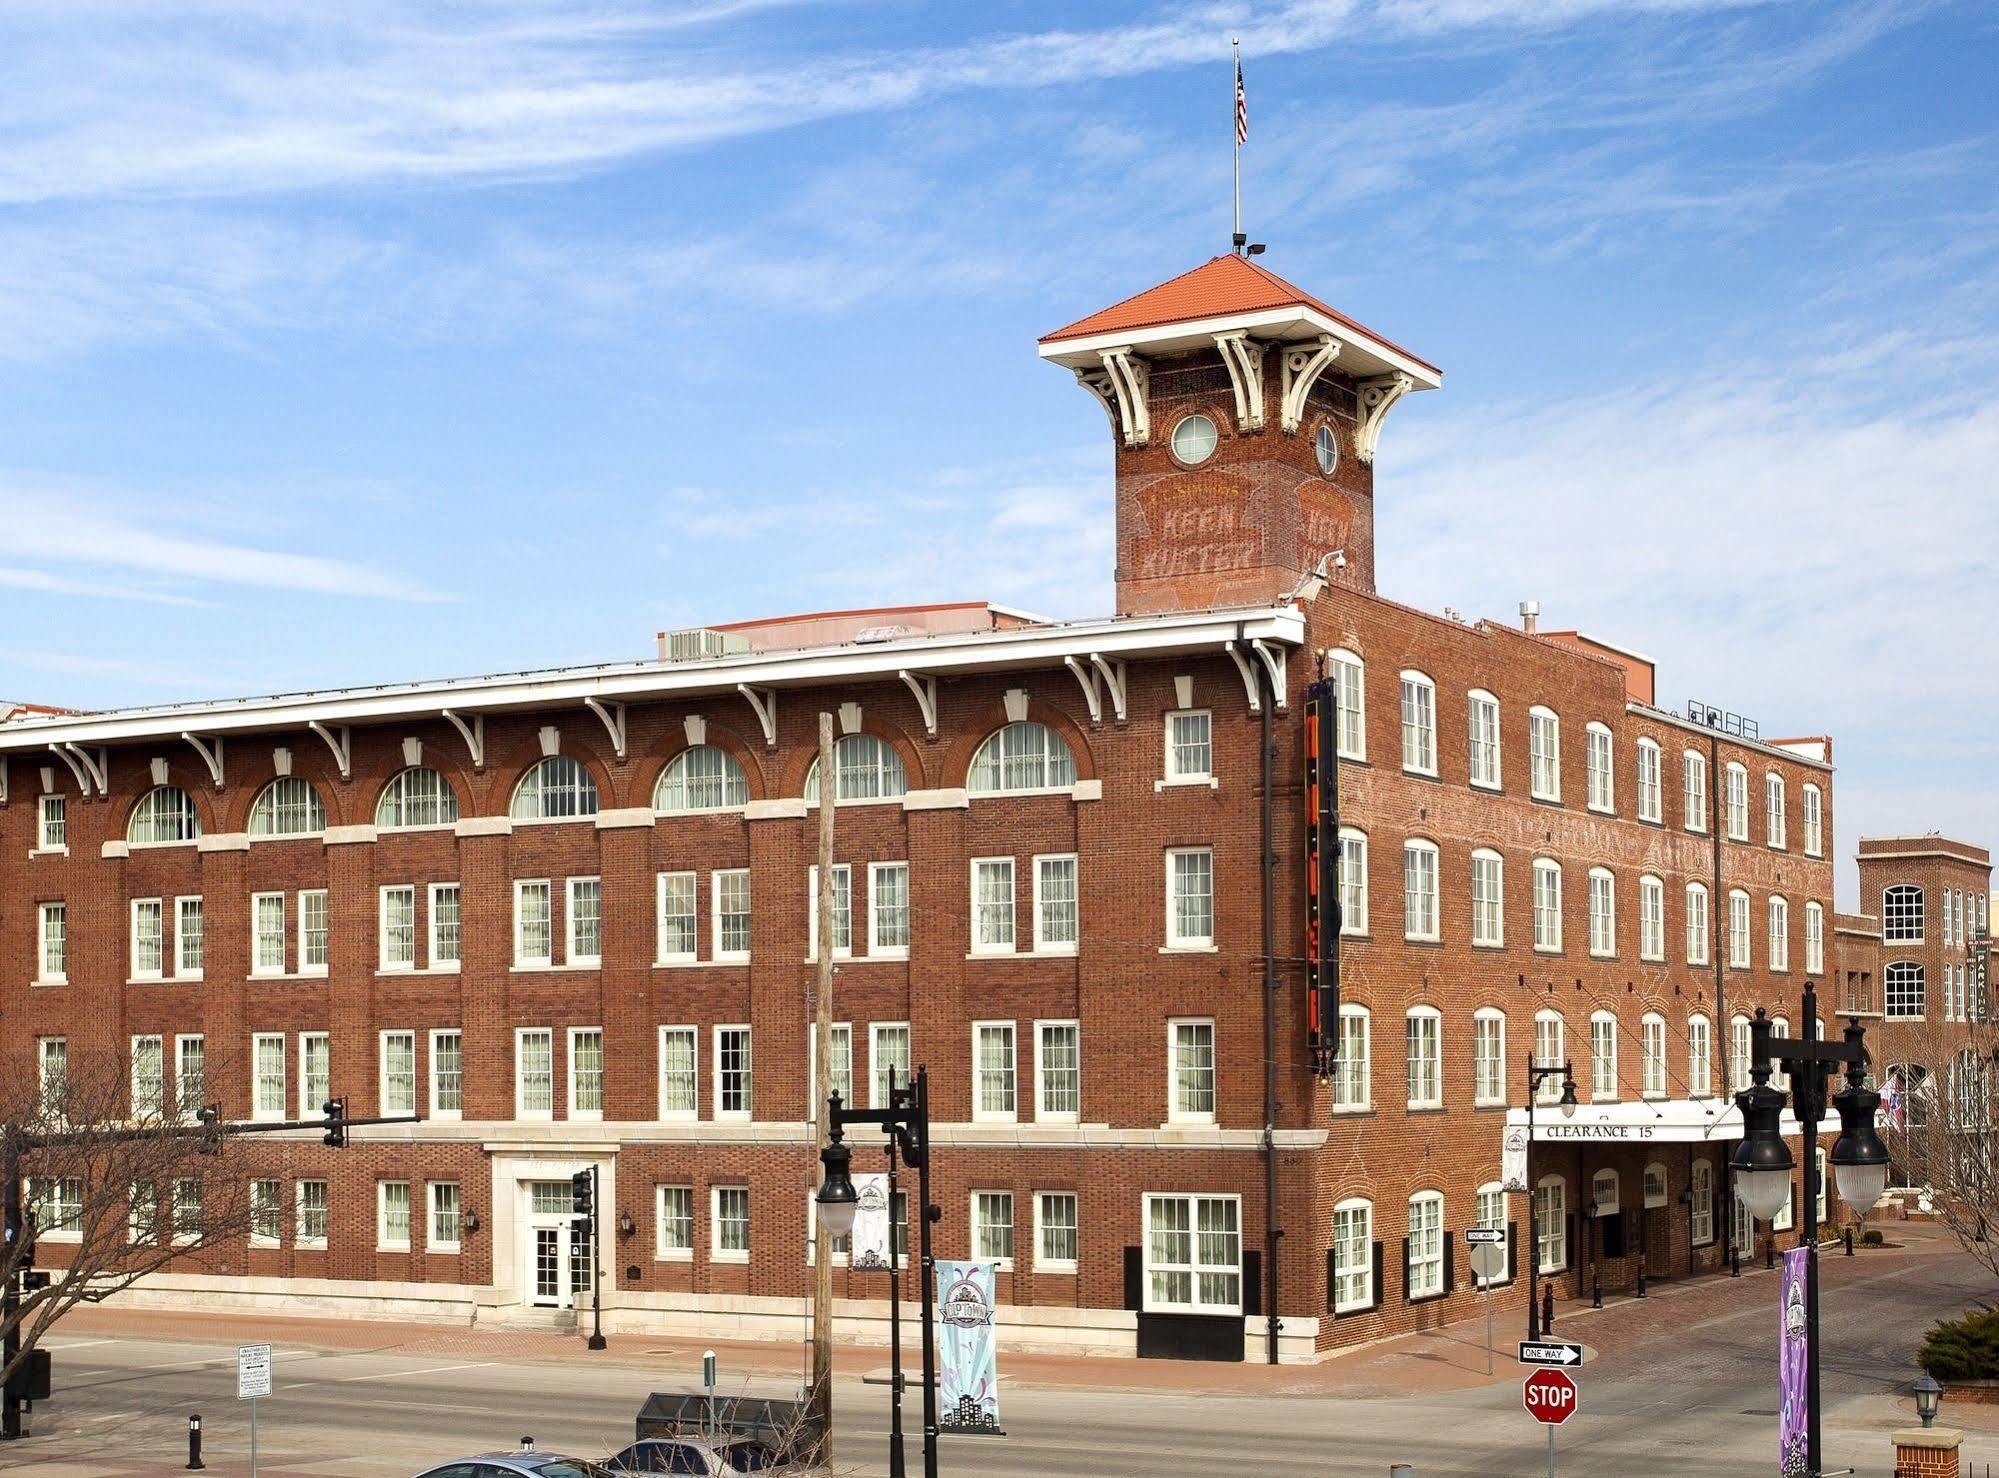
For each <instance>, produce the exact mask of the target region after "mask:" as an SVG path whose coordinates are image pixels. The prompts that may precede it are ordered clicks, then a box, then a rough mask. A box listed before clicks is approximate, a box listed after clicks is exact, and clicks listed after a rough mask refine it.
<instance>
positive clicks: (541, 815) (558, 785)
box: [507, 754, 598, 821]
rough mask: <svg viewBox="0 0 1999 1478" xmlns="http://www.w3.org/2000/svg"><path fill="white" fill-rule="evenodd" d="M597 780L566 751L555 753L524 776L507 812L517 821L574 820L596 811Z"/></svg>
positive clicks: (593, 814)
mask: <svg viewBox="0 0 1999 1478" xmlns="http://www.w3.org/2000/svg"><path fill="white" fill-rule="evenodd" d="M597 807H598V800H597V782H596V781H595V780H593V779H592V778H591V777H590V772H589V771H588V770H586V769H584V768H583V766H582V764H581V763H580V762H578V761H576V760H573V759H571V758H570V757H569V756H568V755H566V754H552V755H550V756H549V757H548V758H547V759H545V760H542V761H540V762H538V763H537V764H536V765H535V767H534V768H533V769H531V770H529V771H528V772H527V774H525V775H523V776H521V783H520V784H519V785H517V786H515V787H514V803H513V805H511V806H509V807H508V808H507V814H508V815H509V816H511V817H513V818H514V820H516V821H574V820H579V819H581V818H582V817H585V816H595V815H596V814H597Z"/></svg>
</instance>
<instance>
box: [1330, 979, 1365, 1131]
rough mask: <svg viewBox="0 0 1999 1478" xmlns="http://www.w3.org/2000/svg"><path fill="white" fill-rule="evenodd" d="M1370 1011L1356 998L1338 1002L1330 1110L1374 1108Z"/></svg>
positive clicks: (1346, 1111) (1348, 1111)
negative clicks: (1336, 1057)
mask: <svg viewBox="0 0 1999 1478" xmlns="http://www.w3.org/2000/svg"><path fill="white" fill-rule="evenodd" d="M1373 1036H1374V1020H1373V1013H1372V1012H1371V1011H1369V1010H1368V1008H1367V1007H1365V1006H1363V1005H1361V1004H1360V1003H1359V1002H1357V1001H1342V1002H1340V1057H1339V1061H1338V1063H1337V1064H1336V1065H1335V1066H1334V1068H1333V1112H1334V1113H1336V1114H1364V1113H1367V1112H1369V1111H1370V1110H1372V1109H1373V1107H1374V1083H1373V1063H1372V1061H1371V1057H1372V1054H1373Z"/></svg>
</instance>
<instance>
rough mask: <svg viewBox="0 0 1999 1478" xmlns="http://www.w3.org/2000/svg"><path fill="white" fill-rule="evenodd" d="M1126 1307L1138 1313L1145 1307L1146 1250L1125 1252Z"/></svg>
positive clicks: (1138, 1249)
mask: <svg viewBox="0 0 1999 1478" xmlns="http://www.w3.org/2000/svg"><path fill="white" fill-rule="evenodd" d="M1124 1306H1125V1307H1126V1308H1127V1309H1130V1310H1132V1311H1134V1312H1136V1311H1137V1310H1139V1309H1142V1308H1144V1307H1145V1249H1144V1248H1143V1247H1127V1248H1125V1250H1124Z"/></svg>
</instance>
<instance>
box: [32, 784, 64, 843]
mask: <svg viewBox="0 0 1999 1478" xmlns="http://www.w3.org/2000/svg"><path fill="white" fill-rule="evenodd" d="M51 837H55V838H57V839H56V840H54V841H51V840H50V838H51ZM35 850H36V851H37V852H40V853H43V854H46V855H52V856H58V857H67V856H68V855H69V797H67V796H65V795H61V794H54V795H43V796H38V797H36V800H35Z"/></svg>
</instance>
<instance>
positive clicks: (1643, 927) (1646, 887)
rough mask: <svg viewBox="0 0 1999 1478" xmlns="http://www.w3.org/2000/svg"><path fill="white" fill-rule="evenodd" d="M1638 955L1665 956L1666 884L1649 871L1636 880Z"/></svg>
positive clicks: (1642, 957)
mask: <svg viewBox="0 0 1999 1478" xmlns="http://www.w3.org/2000/svg"><path fill="white" fill-rule="evenodd" d="M1638 957H1639V958H1640V959H1641V960H1663V959H1665V958H1666V885H1665V884H1664V883H1663V882H1661V881H1660V880H1659V879H1658V878H1655V877H1653V876H1652V875H1651V874H1650V873H1647V874H1646V875H1645V876H1644V877H1641V878H1640V879H1639V880H1638Z"/></svg>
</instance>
